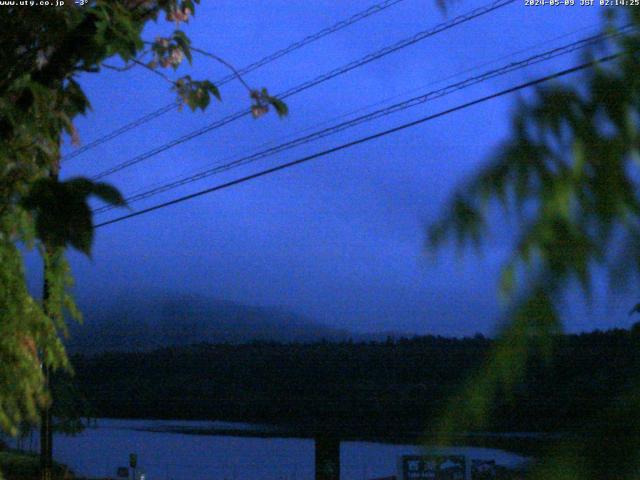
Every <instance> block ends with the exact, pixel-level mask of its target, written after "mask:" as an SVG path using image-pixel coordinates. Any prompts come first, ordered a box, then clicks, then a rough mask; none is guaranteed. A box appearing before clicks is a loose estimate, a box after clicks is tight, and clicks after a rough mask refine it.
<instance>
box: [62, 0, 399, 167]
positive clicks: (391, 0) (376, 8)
mask: <svg viewBox="0 0 640 480" xmlns="http://www.w3.org/2000/svg"><path fill="white" fill-rule="evenodd" d="M403 1H404V0H386V1H384V2H380V3H377V4H375V5H372V6H370V7H368V8H367V9H365V10H362V11H360V12H358V13H355V14H354V15H352V16H351V17H349V18H347V19H344V20H340V21H339V22H336V23H334V24H333V25H331V26H329V27H326V28H323V29H322V30H320V31H318V32H316V33H314V34H312V35H308V36H306V37H304V38H303V39H301V40H298V41H297V42H294V43H292V44H291V45H289V46H287V47H285V48H282V49H280V50H277V51H275V52H273V53H271V54H269V55H267V56H265V57H263V58H261V59H260V60H257V61H255V62H253V63H251V64H249V65H247V66H245V67H243V68H241V69H239V70H238V71H237V72H236V73H231V74H229V75H227V76H225V77H222V78H221V79H220V80H218V81H217V82H214V83H215V84H216V86H218V87H221V86H222V85H224V84H226V83H228V82H230V81H231V80H233V79H234V78H236V77H238V76H240V75H245V74H247V73H250V72H253V71H254V70H257V69H258V68H260V67H263V66H264V65H267V64H268V63H271V62H274V61H275V60H277V59H279V58H280V57H283V56H285V55H287V54H289V53H291V52H294V51H295V50H299V49H301V48H302V47H304V46H306V45H309V44H310V43H313V42H315V41H317V40H320V39H321V38H323V37H326V36H327V35H330V34H332V33H335V32H338V31H340V30H343V29H344V28H347V27H349V26H351V25H353V24H354V23H357V22H359V21H360V20H364V19H365V18H368V17H370V16H371V15H374V14H376V13H379V12H382V11H383V10H386V9H387V8H389V7H391V6H393V5H395V4H397V3H400V2H403ZM178 106H179V102H171V103H169V104H167V105H165V106H164V107H161V108H159V109H157V110H154V111H153V112H150V113H148V114H146V115H144V116H142V117H140V118H138V119H136V120H134V121H132V122H130V123H127V124H126V125H123V126H121V127H120V128H118V129H116V130H114V131H112V132H110V133H108V134H106V135H104V136H102V137H99V138H97V139H95V140H93V141H92V142H90V143H87V144H86V145H84V146H82V147H80V148H78V149H77V150H74V151H73V152H71V153H69V154H67V155H65V156H64V157H63V160H70V159H72V158H74V157H77V156H78V155H81V154H82V153H84V152H86V151H88V150H91V149H92V148H95V147H97V146H98V145H101V144H103V143H105V142H108V141H109V140H112V139H114V138H116V137H118V136H120V135H122V134H123V133H125V132H128V131H129V130H132V129H134V128H136V127H138V126H140V125H143V124H145V123H147V122H149V121H151V120H153V119H154V118H158V117H160V116H162V115H164V114H165V113H167V112H170V111H172V110H175V109H176V108H178Z"/></svg>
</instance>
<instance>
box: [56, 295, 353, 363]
mask: <svg viewBox="0 0 640 480" xmlns="http://www.w3.org/2000/svg"><path fill="white" fill-rule="evenodd" d="M81 308H82V311H83V314H84V322H83V324H82V325H78V324H76V323H75V322H71V323H72V325H71V336H70V338H69V340H68V342H67V345H68V347H69V349H70V351H71V352H72V353H99V352H104V351H125V350H126V351H130V350H150V349H154V348H158V347H163V346H174V345H190V344H194V343H200V342H209V343H218V342H220V343H222V342H229V343H243V342H250V341H253V340H265V341H267V340H274V341H280V342H312V341H317V340H322V339H327V340H331V341H337V340H346V339H348V338H350V337H351V336H352V335H351V334H350V333H349V332H348V331H346V330H339V329H333V328H330V327H327V326H325V325H322V324H320V323H317V322H315V321H313V320H311V319H309V318H306V317H303V316H301V315H298V314H295V313H292V312H289V311H287V310H285V309H281V308H271V307H254V306H248V305H241V304H236V303H232V302H226V301H220V300H212V299H208V298H205V297H201V296H194V295H179V294H173V295H162V296H157V297H148V296H147V297H145V296H141V295H139V294H138V295H120V296H117V297H113V298H111V299H110V300H109V301H107V302H105V303H104V304H102V305H98V304H82V305H81Z"/></svg>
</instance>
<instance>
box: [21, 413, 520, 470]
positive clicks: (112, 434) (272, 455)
mask: <svg viewBox="0 0 640 480" xmlns="http://www.w3.org/2000/svg"><path fill="white" fill-rule="evenodd" d="M183 427H184V428H186V429H194V428H195V429H200V428H202V429H208V428H219V429H234V430H243V431H251V430H254V431H255V430H263V429H261V427H259V426H255V425H249V424H238V423H228V422H204V421H203V422H189V421H162V420H113V419H98V420H97V423H96V425H95V426H92V427H90V428H87V429H86V430H85V431H84V432H83V433H81V434H80V435H78V436H75V437H70V436H64V435H58V434H56V436H55V439H54V458H55V459H56V460H57V461H58V462H61V463H64V464H66V465H68V466H69V467H70V468H71V469H72V470H73V471H74V472H75V473H76V474H78V475H83V476H91V477H115V474H116V469H117V467H119V466H127V465H128V461H129V453H136V454H137V455H138V467H139V469H140V470H142V471H144V472H145V474H146V479H147V480H183V479H184V480H186V479H190V480H205V479H207V480H214V479H220V480H236V479H237V480H245V479H252V478H255V479H261V480H302V479H313V478H314V442H313V440H306V439H299V438H257V437H246V436H243V437H239V436H238V437H235V436H220V435H193V434H184V433H173V432H168V431H162V430H167V429H169V430H171V429H179V428H183ZM149 430H155V431H149ZM158 430H160V431H158ZM263 431H264V430H263ZM34 443H35V442H34ZM34 443H32V444H31V447H32V448H37V445H35V444H34ZM424 452H425V449H424V448H422V447H420V446H416V445H395V444H385V443H375V442H342V443H341V446H340V459H341V478H342V479H343V480H368V479H372V478H376V477H384V476H389V475H393V474H395V473H396V465H397V460H398V456H400V455H405V454H415V453H424ZM429 453H446V454H461V455H466V456H468V457H470V458H473V459H484V460H490V459H495V460H496V463H498V464H500V465H505V466H511V467H512V466H517V465H519V464H521V463H522V462H523V461H524V460H525V459H524V458H523V457H520V456H518V455H515V454H512V453H508V452H504V451H500V450H494V449H489V448H477V447H466V448H465V447H460V448H447V449H433V448H431V449H429Z"/></svg>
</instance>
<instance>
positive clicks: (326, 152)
mask: <svg viewBox="0 0 640 480" xmlns="http://www.w3.org/2000/svg"><path fill="white" fill-rule="evenodd" d="M621 55H622V54H621V53H616V54H613V55H608V56H605V57H601V58H599V59H597V60H593V61H590V62H586V63H582V64H581V65H578V66H575V67H571V68H568V69H565V70H561V71H559V72H556V73H553V74H551V75H547V76H544V77H540V78H538V79H536V80H531V81H529V82H525V83H521V84H519V85H516V86H515V87H511V88H507V89H505V90H501V91H499V92H496V93H493V94H491V95H487V96H484V97H480V98H477V99H476V100H472V101H470V102H466V103H463V104H461V105H457V106H455V107H452V108H449V109H446V110H442V111H440V112H438V113H435V114H432V115H428V116H426V117H422V118H420V119H418V120H414V121H412V122H408V123H404V124H402V125H400V126H397V127H393V128H390V129H388V130H383V131H380V132H377V133H374V134H372V135H368V136H365V137H362V138H359V139H357V140H353V141H351V142H348V143H343V144H341V145H338V146H337V147H332V148H329V149H327V150H323V151H321V152H317V153H314V154H311V155H307V156H306V157H302V158H299V159H297V160H293V161H290V162H286V163H283V164H280V165H277V166H275V167H271V168H268V169H265V170H262V171H260V172H257V173H253V174H251V175H247V176H244V177H241V178H238V179H236V180H231V181H229V182H226V183H222V184H219V185H215V186H213V187H210V188H207V189H204V190H200V191H198V192H195V193H191V194H189V195H185V196H182V197H178V198H175V199H173V200H169V201H167V202H163V203H159V204H156V205H153V206H151V207H148V208H145V209H144V210H139V211H137V212H133V213H129V214H127V215H123V216H121V217H117V218H114V219H111V220H107V221H106V222H102V223H99V224H97V225H95V228H99V227H104V226H106V225H111V224H114V223H118V222H121V221H123V220H127V219H129V218H133V217H138V216H140V215H144V214H146V213H150V212H153V211H155V210H160V209H162V208H166V207H169V206H171V205H175V204H178V203H182V202H185V201H187V200H191V199H193V198H196V197H200V196H203V195H206V194H208V193H213V192H216V191H218V190H223V189H226V188H229V187H232V186H235V185H239V184H241V183H245V182H248V181H250V180H254V179H256V178H260V177H264V176H266V175H270V174H272V173H275V172H278V171H280V170H285V169H287V168H291V167H294V166H297V165H300V164H302V163H306V162H309V161H311V160H315V159H316V158H320V157H324V156H326V155H329V154H332V153H335V152H338V151H341V150H346V149H348V148H351V147H354V146H356V145H360V144H362V143H366V142H369V141H371V140H375V139H377V138H381V137H385V136H387V135H390V134H392V133H397V132H399V131H402V130H406V129H408V128H411V127H415V126H417V125H420V124H422V123H425V122H428V121H430V120H434V119H436V118H440V117H443V116H445V115H449V114H451V113H454V112H457V111H459V110H463V109H465V108H469V107H472V106H474V105H478V104H480V103H484V102H487V101H489V100H493V99H495V98H498V97H502V96H505V95H508V94H510V93H514V92H517V91H519V90H523V89H525V88H529V87H533V86H535V85H539V84H541V83H544V82H547V81H549V80H553V79H556V78H560V77H564V76H566V75H570V74H572V73H575V72H578V71H580V70H584V69H587V68H590V67H593V66H595V65H596V64H598V63H602V62H608V61H610V60H613V59H615V58H618V57H619V56H621Z"/></svg>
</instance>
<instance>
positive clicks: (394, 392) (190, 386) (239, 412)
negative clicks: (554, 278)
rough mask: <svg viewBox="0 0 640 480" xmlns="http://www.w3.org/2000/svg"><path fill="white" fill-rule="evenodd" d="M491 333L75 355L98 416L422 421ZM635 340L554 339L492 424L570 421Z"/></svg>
mask: <svg viewBox="0 0 640 480" xmlns="http://www.w3.org/2000/svg"><path fill="white" fill-rule="evenodd" d="M490 347H491V340H489V339H486V338H484V337H482V336H476V337H473V338H465V339H449V338H442V337H431V336H426V337H415V338H412V339H400V340H389V341H387V342H369V343H351V342H344V343H329V342H323V343H316V344H278V343H253V344H242V345H231V344H217V345H209V344H199V345H194V346H190V347H179V348H167V349H161V350H156V351H153V352H147V353H112V354H102V355H99V356H95V357H85V356H77V357H75V358H74V365H75V367H76V371H77V377H76V379H77V381H78V382H79V385H80V390H81V391H82V392H83V394H84V395H85V396H86V397H87V398H88V400H89V403H90V404H91V405H92V408H93V410H94V413H95V414H96V415H98V416H112V417H138V418H190V419H219V420H237V421H252V422H266V423H278V424H281V425H290V426H293V427H295V428H298V429H304V428H315V427H318V426H324V427H327V426H331V425H333V426H335V427H336V428H340V429H343V430H345V431H347V430H357V431H361V432H365V431H370V432H375V431H381V432H385V433H392V432H393V431H396V430H397V431H402V430H404V431H408V430H416V429H418V430H419V429H423V428H424V427H425V426H427V425H429V424H430V420H431V419H432V418H433V417H434V416H435V415H437V414H438V413H439V412H440V410H441V408H442V407H443V406H444V405H445V403H446V402H447V401H448V399H450V398H451V395H452V394H453V393H455V392H456V389H457V388H458V387H459V386H460V385H461V382H462V381H463V380H464V379H465V378H467V377H468V375H470V374H471V373H472V372H473V371H474V369H475V368H477V367H479V366H480V365H481V363H482V362H483V360H484V357H485V354H486V352H487V351H488V350H489V348H490ZM638 347H640V338H639V337H638V335H637V334H635V333H633V332H629V331H626V330H612V331H608V332H594V333H589V334H581V335H567V336H562V337H558V338H557V339H556V346H555V355H554V358H553V360H552V361H551V362H550V363H548V364H547V363H546V362H543V361H535V360H534V361H532V362H531V364H530V366H529V368H528V371H527V373H526V375H525V378H523V379H522V381H521V382H520V383H519V384H518V386H517V388H516V392H515V394H513V395H504V396H503V399H502V403H501V404H499V405H496V407H495V411H494V422H493V429H495V430H496V431H573V430H577V429H579V428H580V427H581V426H583V425H584V424H585V423H586V422H589V421H590V418H593V416H594V415H596V414H597V413H598V412H599V411H600V410H601V409H602V408H604V406H605V405H606V404H607V402H609V401H610V399H611V397H612V396H613V395H616V394H617V393H618V392H621V391H622V390H623V389H624V388H625V386H626V385H628V384H629V381H630V379H631V378H632V377H633V376H634V375H636V372H637V366H638V365H639V362H638V360H639V358H638V351H639V348H638Z"/></svg>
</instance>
